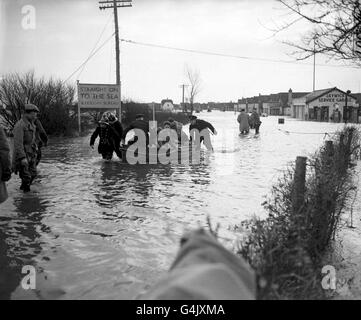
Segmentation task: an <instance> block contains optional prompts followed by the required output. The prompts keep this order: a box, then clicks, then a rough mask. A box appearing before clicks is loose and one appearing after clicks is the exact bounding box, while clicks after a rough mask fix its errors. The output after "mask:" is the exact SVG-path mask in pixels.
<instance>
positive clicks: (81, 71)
mask: <svg viewBox="0 0 361 320" xmlns="http://www.w3.org/2000/svg"><path fill="white" fill-rule="evenodd" d="M111 19H112V16H110V17H109V19H108V21H107V22H106V24H105V25H104V28H103V30H102V32H101V33H100V35H99V37H98V39H97V41H96V42H95V44H94V46H93V48H92V50H91V51H90V53H89V56H91V55H92V54H93V52H94V50H95V49H96V47H97V45H98V44H99V42H100V40H101V39H102V37H103V34H104V32H105V30H106V28H107V26H108V24H109V22H110V20H111ZM89 56H88V58H89ZM85 66H86V64H84V65H83V68H82V69H81V70H80V72H79V74H78V75H77V79H79V78H80V76H81V74H82V73H83V71H84V69H85Z"/></svg>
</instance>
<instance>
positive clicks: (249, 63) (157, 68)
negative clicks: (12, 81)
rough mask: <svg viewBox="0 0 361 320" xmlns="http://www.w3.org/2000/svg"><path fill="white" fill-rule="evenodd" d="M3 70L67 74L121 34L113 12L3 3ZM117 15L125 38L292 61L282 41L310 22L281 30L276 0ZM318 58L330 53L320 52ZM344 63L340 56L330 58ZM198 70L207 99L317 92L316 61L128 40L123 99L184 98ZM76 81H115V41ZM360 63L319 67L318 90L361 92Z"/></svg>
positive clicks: (158, 0)
mask: <svg viewBox="0 0 361 320" xmlns="http://www.w3.org/2000/svg"><path fill="white" fill-rule="evenodd" d="M0 3H1V6H0V11H1V13H0V17H1V20H0V75H2V74H5V73H8V72H14V71H19V72H24V71H27V70H30V69H34V70H35V72H36V74H37V75H39V76H54V77H56V78H60V79H63V80H65V79H67V78H68V77H69V76H70V75H71V74H72V73H73V71H74V70H76V69H77V68H78V67H79V66H80V65H81V64H82V63H83V62H84V61H85V60H86V59H87V57H88V56H89V54H90V52H91V50H92V49H93V47H94V45H95V44H96V42H97V40H98V39H99V37H100V35H101V33H102V31H103V30H104V33H103V35H102V37H101V40H100V41H99V43H98V46H100V45H101V44H102V43H104V42H105V41H106V40H107V39H108V38H110V37H111V35H112V33H113V32H114V24H113V18H112V10H110V9H108V10H99V8H98V1H95V0H0ZM29 4H30V5H33V6H34V8H35V10H36V11H35V13H36V20H35V23H36V25H35V29H29V30H25V29H23V28H22V22H23V19H24V14H22V8H23V6H24V5H29ZM118 12H119V26H120V38H123V39H129V40H133V41H138V42H143V43H149V44H155V45H161V46H170V47H177V48H184V49H191V50H201V51H209V52H215V53H221V54H229V55H236V56H246V57H252V58H266V59H275V60H290V59H291V57H289V55H288V53H289V52H290V51H292V50H291V49H290V48H289V47H287V46H286V45H284V44H282V43H281V42H282V40H286V39H287V40H293V41H296V40H297V39H298V38H299V36H300V34H301V33H302V32H304V30H305V29H306V28H307V25H304V24H299V25H296V26H294V27H293V28H292V29H290V30H288V31H287V32H283V33H281V34H279V35H277V36H276V37H271V35H272V33H271V32H270V31H269V30H268V28H272V27H274V25H275V23H276V24H280V23H281V22H282V21H283V19H284V18H285V13H286V11H284V10H281V6H280V5H279V4H278V3H277V2H276V1H275V0H252V1H251V0H197V1H195V0H133V7H132V8H122V9H119V10H118ZM317 62H318V63H320V64H324V63H325V59H324V58H322V57H321V56H317ZM328 64H332V65H337V64H339V65H341V64H340V63H338V62H334V61H332V62H329V63H328ZM186 66H189V67H190V68H192V69H196V70H198V71H199V73H200V76H201V79H202V90H201V92H200V94H199V96H198V97H197V98H196V100H197V101H199V102H207V101H236V100H237V99H239V98H241V97H242V96H245V97H246V96H252V95H258V94H259V93H262V94H269V93H277V92H281V91H288V89H289V88H292V90H293V91H310V90H311V89H312V59H310V60H307V61H304V62H302V63H300V64H285V63H274V62H269V61H257V60H245V59H236V58H228V57H220V56H211V55H204V54H196V53H186V52H180V51H175V50H168V49H160V48H155V47H148V46H142V45H134V44H128V43H123V42H122V43H121V80H122V96H123V98H129V99H133V100H136V101H140V102H151V101H157V102H160V100H161V99H164V98H170V99H173V100H174V102H176V103H179V102H180V100H181V97H182V94H181V88H180V87H179V86H180V84H182V83H187V80H186V78H185V67H186ZM81 70H82V69H80V70H79V71H78V72H76V73H75V75H74V76H73V77H71V79H70V80H69V83H74V84H75V82H76V80H77V79H79V80H80V81H81V82H85V83H114V82H115V52H114V40H113V39H111V41H108V42H107V43H106V44H105V45H104V47H103V48H102V49H101V50H99V51H98V52H97V54H96V55H95V56H94V57H93V58H92V59H90V60H89V62H88V63H87V64H86V66H85V68H84V70H82V72H80V71H81ZM360 81H361V72H360V69H351V68H344V67H338V68H335V67H325V66H318V67H317V70H316V89H323V88H328V87H333V86H337V87H339V88H340V89H342V90H347V89H350V90H351V91H352V92H356V91H357V92H359V90H360Z"/></svg>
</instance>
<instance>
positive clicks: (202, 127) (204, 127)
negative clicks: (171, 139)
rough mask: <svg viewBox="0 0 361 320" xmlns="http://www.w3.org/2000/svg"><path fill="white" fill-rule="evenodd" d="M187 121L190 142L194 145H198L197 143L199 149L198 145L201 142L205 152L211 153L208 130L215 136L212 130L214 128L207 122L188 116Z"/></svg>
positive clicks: (215, 132)
mask: <svg viewBox="0 0 361 320" xmlns="http://www.w3.org/2000/svg"><path fill="white" fill-rule="evenodd" d="M189 120H190V122H191V123H190V126H189V134H190V140H191V141H192V142H193V143H195V144H198V141H199V145H197V147H199V148H200V144H201V143H202V142H203V143H204V145H205V146H206V148H207V150H211V151H213V146H212V142H211V137H210V135H209V130H210V131H211V132H212V133H213V134H214V135H217V131H216V129H214V127H213V126H212V125H211V124H210V123H209V122H207V121H204V120H201V119H197V117H196V116H193V115H192V116H189ZM198 138H199V139H198Z"/></svg>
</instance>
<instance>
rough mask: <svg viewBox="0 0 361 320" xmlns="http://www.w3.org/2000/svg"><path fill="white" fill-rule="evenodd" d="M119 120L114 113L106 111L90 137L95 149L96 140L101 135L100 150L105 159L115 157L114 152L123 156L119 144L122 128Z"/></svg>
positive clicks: (92, 146) (91, 144)
mask: <svg viewBox="0 0 361 320" xmlns="http://www.w3.org/2000/svg"><path fill="white" fill-rule="evenodd" d="M117 122H118V123H119V121H118V120H117V119H116V118H115V116H114V115H112V114H111V113H109V112H106V113H104V114H103V115H102V118H101V119H100V121H99V124H98V126H97V128H96V129H95V131H94V132H93V134H92V135H91V137H90V147H91V148H92V149H94V143H95V140H96V139H97V138H98V136H99V145H98V152H99V154H101V155H102V157H103V159H104V160H111V159H112V158H113V152H115V153H116V154H117V156H118V157H119V158H121V152H120V150H119V144H120V139H121V135H122V132H121V131H122V129H121V124H120V123H119V125H118V124H117Z"/></svg>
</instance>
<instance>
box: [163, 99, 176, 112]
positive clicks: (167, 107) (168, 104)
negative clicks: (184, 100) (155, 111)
mask: <svg viewBox="0 0 361 320" xmlns="http://www.w3.org/2000/svg"><path fill="white" fill-rule="evenodd" d="M160 105H161V109H162V110H163V111H174V104H173V100H170V99H164V100H162V101H161V103H160Z"/></svg>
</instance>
